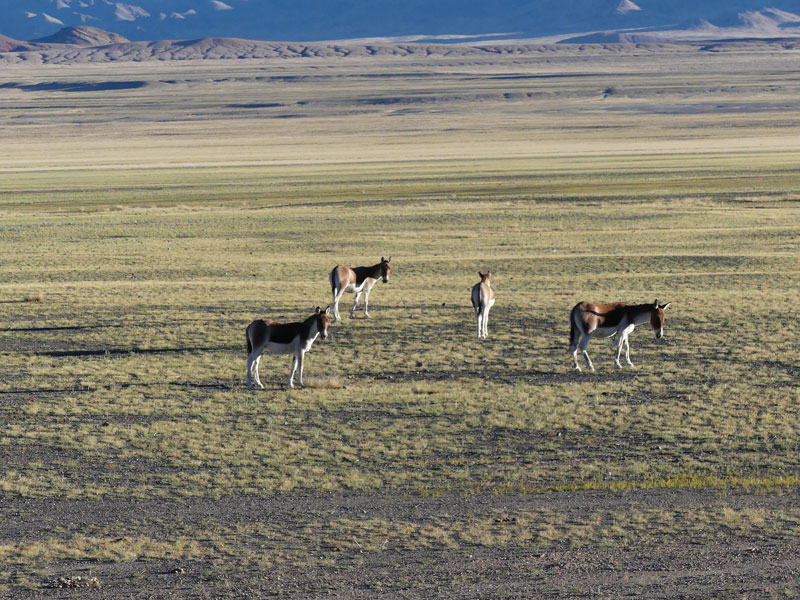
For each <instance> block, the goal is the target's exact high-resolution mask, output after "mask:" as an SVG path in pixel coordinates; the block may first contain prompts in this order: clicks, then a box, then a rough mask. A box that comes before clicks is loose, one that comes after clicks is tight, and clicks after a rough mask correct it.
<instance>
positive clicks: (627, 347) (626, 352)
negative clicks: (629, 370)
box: [625, 333, 633, 367]
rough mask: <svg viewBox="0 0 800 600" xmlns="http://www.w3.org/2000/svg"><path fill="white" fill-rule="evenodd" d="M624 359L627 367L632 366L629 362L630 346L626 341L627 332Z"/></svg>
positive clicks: (626, 338)
mask: <svg viewBox="0 0 800 600" xmlns="http://www.w3.org/2000/svg"><path fill="white" fill-rule="evenodd" d="M625 360H626V361H627V363H628V366H629V367H632V366H633V363H632V362H631V346H630V344H629V343H628V334H627V333H626V334H625Z"/></svg>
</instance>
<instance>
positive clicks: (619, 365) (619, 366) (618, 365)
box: [614, 363, 622, 369]
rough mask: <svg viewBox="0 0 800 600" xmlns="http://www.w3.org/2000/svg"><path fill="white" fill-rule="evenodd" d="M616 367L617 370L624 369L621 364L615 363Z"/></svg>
mask: <svg viewBox="0 0 800 600" xmlns="http://www.w3.org/2000/svg"><path fill="white" fill-rule="evenodd" d="M614 366H615V367H616V368H618V369H621V368H622V365H621V364H619V363H614Z"/></svg>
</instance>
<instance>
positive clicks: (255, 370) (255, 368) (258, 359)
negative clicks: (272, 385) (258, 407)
mask: <svg viewBox="0 0 800 600" xmlns="http://www.w3.org/2000/svg"><path fill="white" fill-rule="evenodd" d="M260 364H261V354H259V355H258V356H256V359H255V362H254V364H253V375H255V380H256V385H257V386H258V387H260V388H263V387H264V386H263V385H261V379H260V378H259V376H258V367H259V365H260Z"/></svg>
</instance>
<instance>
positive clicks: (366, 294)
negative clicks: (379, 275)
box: [364, 287, 372, 317]
mask: <svg viewBox="0 0 800 600" xmlns="http://www.w3.org/2000/svg"><path fill="white" fill-rule="evenodd" d="M371 289H372V288H367V287H365V288H364V316H365V317H368V316H369V291H370V290H371Z"/></svg>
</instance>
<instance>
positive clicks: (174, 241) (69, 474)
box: [0, 43, 800, 598]
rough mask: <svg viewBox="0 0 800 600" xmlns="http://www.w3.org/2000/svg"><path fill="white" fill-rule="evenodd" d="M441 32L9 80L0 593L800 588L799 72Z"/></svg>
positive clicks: (784, 593) (2, 113)
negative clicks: (269, 331) (359, 291)
mask: <svg viewBox="0 0 800 600" xmlns="http://www.w3.org/2000/svg"><path fill="white" fill-rule="evenodd" d="M449 48H450V49H446V50H441V51H438V52H432V53H431V52H427V53H419V54H417V53H411V54H406V55H404V56H393V55H392V53H391V52H386V53H381V52H378V53H372V54H375V55H373V56H359V55H356V54H357V53H356V54H353V55H350V56H316V57H313V56H303V54H302V53H299V54H295V55H294V56H295V57H294V58H282V57H274V58H264V59H258V60H204V61H199V60H187V61H163V62H159V61H143V62H115V63H109V64H64V65H59V66H52V65H31V64H26V61H21V62H17V63H15V64H11V62H7V63H6V64H4V66H3V71H2V82H0V132H2V140H3V149H4V152H3V153H2V156H0V251H1V252H2V257H3V259H2V261H0V419H2V430H0V493H1V494H2V496H1V497H2V502H0V596H4V597H9V598H26V597H29V598H42V597H53V598H56V597H57V598H64V597H102V598H150V597H152V598H168V597H174V598H225V597H229V598H241V597H266V596H287V597H295V598H310V597H317V596H322V595H332V596H334V597H340V598H398V597H406V598H436V597H438V598H512V597H514V598H523V597H524V598H528V597H542V598H544V597H561V598H622V597H635V598H720V597H726V598H727V597H730V598H784V597H792V596H794V595H796V594H798V593H800V585H799V584H798V581H799V580H800V559H799V558H798V556H800V503H798V500H800V493H798V484H800V469H799V467H800V455H798V450H800V428H799V427H798V425H799V424H800V419H799V418H798V401H799V400H800V397H799V396H800V392H798V385H797V384H798V358H797V351H798V339H800V320H799V319H798V318H797V313H798V310H797V306H798V289H800V268H799V267H798V258H799V257H800V250H799V246H798V245H799V244H800V203H799V202H798V190H799V189H800V174H799V173H798V168H797V166H798V163H800V77H798V74H797V64H798V60H800V52H798V51H797V50H795V49H794V48H793V47H790V46H788V45H785V44H784V45H782V44H757V43H754V44H730V45H724V44H723V45H713V46H701V45H676V46H580V47H561V48H556V47H542V48H533V47H524V48H516V49H515V48H514V47H508V49H507V50H506V51H503V52H488V51H487V52H478V53H474V52H472V51H470V52H462V51H460V50H459V49H458V48H459V47H457V46H453V47H449ZM368 54H369V53H368ZM381 255H385V256H388V255H391V256H392V257H393V273H392V280H391V282H390V283H389V284H379V285H378V287H376V288H375V290H374V291H373V293H372V297H371V300H372V302H371V313H372V316H371V318H369V319H365V318H364V317H363V314H359V313H357V314H356V318H355V319H353V320H351V319H349V318H347V317H346V316H345V318H344V320H343V321H342V322H341V323H337V324H335V325H333V326H332V327H331V335H330V337H329V338H328V340H326V341H324V342H322V341H318V342H317V343H316V344H315V346H314V348H313V349H312V351H311V352H310V353H309V354H308V355H307V356H306V358H307V361H306V362H307V364H306V378H307V383H308V384H309V385H308V387H307V388H306V389H302V390H299V389H298V390H291V391H290V390H287V389H286V379H287V376H288V370H289V358H288V357H286V356H283V357H270V356H266V357H265V358H264V359H263V360H262V380H263V381H264V382H265V384H266V389H265V390H256V391H250V390H248V389H246V388H245V387H244V367H245V348H244V345H245V340H244V328H245V326H246V325H247V324H248V323H249V322H250V321H251V320H252V319H253V318H256V317H259V316H268V317H270V318H276V319H284V320H298V319H302V318H303V317H304V316H305V315H307V314H309V313H310V311H311V309H312V307H313V306H316V305H320V306H325V305H326V304H327V303H328V302H329V298H330V290H329V286H328V282H327V274H328V272H329V271H330V269H331V268H332V267H333V266H334V265H336V264H337V263H344V264H350V265H356V264H373V263H374V262H377V260H378V259H379V258H380V256H381ZM479 269H491V271H492V272H493V281H494V285H495V289H496V292H497V298H498V299H497V305H496V307H495V309H494V310H493V312H492V314H491V318H490V322H489V334H490V335H489V338H488V340H486V341H480V340H478V339H477V337H476V335H475V331H474V330H475V326H474V321H473V317H472V315H471V308H470V305H469V289H470V286H471V285H472V284H473V283H474V282H475V281H477V271H478V270H479ZM347 298H348V299H352V296H349V297H347ZM655 298H658V299H659V300H660V301H662V302H665V301H670V302H672V303H673V305H672V308H671V309H670V310H669V312H668V315H667V323H666V329H665V333H666V337H665V339H663V340H655V339H654V336H653V334H652V332H651V331H649V330H648V329H647V328H646V327H643V328H640V329H637V331H636V332H635V333H634V334H633V335H632V336H631V346H632V348H631V352H632V358H633V362H634V363H635V365H636V366H635V367H634V368H632V369H625V370H622V371H616V370H614V368H613V363H612V354H611V348H610V347H609V345H608V344H607V343H605V342H601V341H595V342H593V343H592V344H591V345H590V347H589V352H590V354H591V355H592V358H593V360H594V363H595V366H596V367H597V372H595V373H587V372H583V373H576V372H574V371H573V370H572V365H571V358H570V356H569V355H568V348H567V346H568V321H567V316H568V313H569V310H570V308H571V307H572V306H573V305H574V304H575V303H576V302H578V301H580V300H583V299H591V300H597V301H617V300H625V301H630V302H651V301H653V300H654V299H655ZM342 312H343V313H345V312H346V307H344V306H343V311H342Z"/></svg>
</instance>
